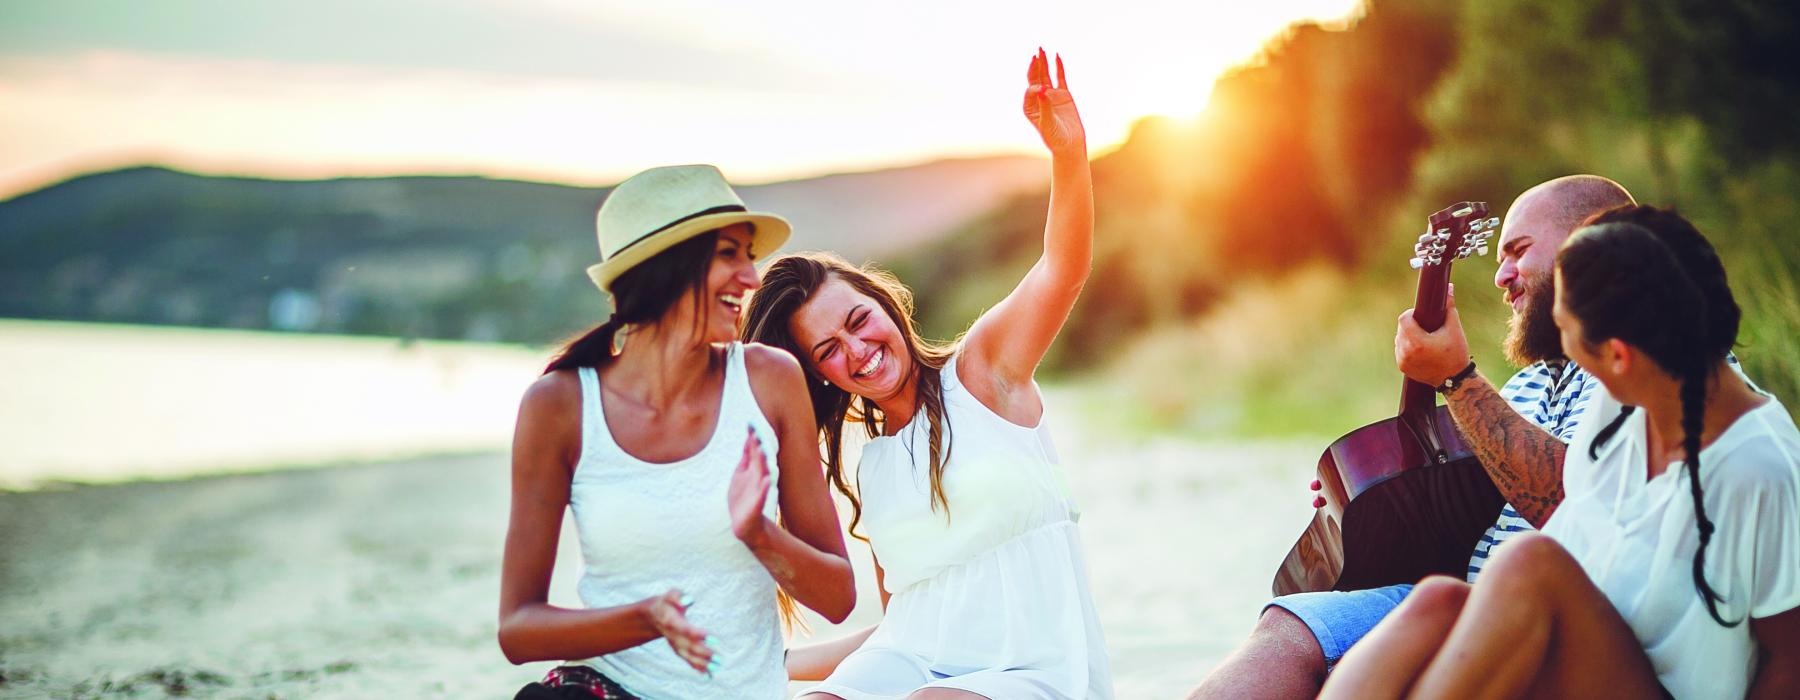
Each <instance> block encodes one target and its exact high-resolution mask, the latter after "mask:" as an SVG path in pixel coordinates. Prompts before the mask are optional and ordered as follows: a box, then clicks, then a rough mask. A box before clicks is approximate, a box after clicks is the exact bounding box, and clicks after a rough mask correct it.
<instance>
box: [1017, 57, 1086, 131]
mask: <svg viewBox="0 0 1800 700" xmlns="http://www.w3.org/2000/svg"><path fill="white" fill-rule="evenodd" d="M1025 80H1026V83H1027V85H1026V87H1025V118H1026V119H1029V120H1031V125H1032V126H1033V127H1036V128H1037V131H1038V136H1039V137H1041V138H1043V139H1044V145H1045V146H1048V147H1050V152H1051V153H1064V152H1068V151H1077V150H1078V151H1081V152H1083V153H1085V152H1086V151H1087V131H1086V130H1085V129H1084V128H1083V127H1082V126H1081V114H1080V113H1079V112H1077V111H1076V110H1075V96H1074V95H1073V94H1071V93H1070V92H1069V78H1068V76H1067V75H1064V73H1063V62H1062V55H1061V54H1057V55H1056V77H1055V78H1054V79H1052V78H1051V76H1050V57H1048V56H1046V55H1044V49H1043V48H1041V47H1040V48H1039V49H1038V51H1037V55H1035V56H1032V57H1031V67H1030V68H1028V69H1026V71H1025Z"/></svg>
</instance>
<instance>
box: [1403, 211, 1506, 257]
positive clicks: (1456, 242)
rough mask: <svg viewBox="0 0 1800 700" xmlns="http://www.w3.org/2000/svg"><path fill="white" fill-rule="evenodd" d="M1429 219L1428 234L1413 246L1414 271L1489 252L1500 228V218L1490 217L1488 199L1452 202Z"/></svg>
mask: <svg viewBox="0 0 1800 700" xmlns="http://www.w3.org/2000/svg"><path fill="white" fill-rule="evenodd" d="M1429 221H1430V223H1429V225H1428V228H1427V229H1426V231H1425V233H1424V234H1423V235H1420V236H1419V242H1418V243H1416V244H1414V245H1413V259H1412V260H1411V263H1412V268H1413V269H1414V270H1418V269H1422V268H1424V267H1426V266H1438V265H1443V264H1445V263H1446V262H1448V261H1450V260H1461V259H1463V258H1466V257H1469V256H1471V255H1487V253H1488V240H1489V239H1491V238H1493V236H1494V232H1496V231H1499V230H1500V218H1499V217H1489V216H1488V205H1487V202H1463V203H1461V204H1452V205H1450V206H1448V207H1444V208H1443V209H1439V210H1438V211H1437V213H1435V214H1432V215H1431V219H1430V220H1429Z"/></svg>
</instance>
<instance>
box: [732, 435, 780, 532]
mask: <svg viewBox="0 0 1800 700" xmlns="http://www.w3.org/2000/svg"><path fill="white" fill-rule="evenodd" d="M769 479H770V477H769V461H768V457H767V456H766V455H765V453H764V452H763V447H762V440H761V439H758V438H757V437H756V429H755V428H751V429H750V430H749V437H748V439H746V440H745V441H744V456H743V458H742V459H740V460H738V466H737V469H735V470H733V471H732V473H731V486H730V487H729V488H728V489H727V490H726V492H725V502H726V505H727V506H728V507H729V508H730V510H731V533H732V534H734V535H737V538H738V539H739V540H741V541H742V542H743V543H744V544H746V545H749V546H752V547H754V546H756V544H757V543H758V542H760V541H761V540H762V539H763V538H764V537H765V536H766V535H767V534H768V527H769V526H770V525H772V523H770V522H769V519H768V518H767V517H766V516H764V515H763V505H764V504H765V503H766V502H767V501H768V500H769Z"/></svg>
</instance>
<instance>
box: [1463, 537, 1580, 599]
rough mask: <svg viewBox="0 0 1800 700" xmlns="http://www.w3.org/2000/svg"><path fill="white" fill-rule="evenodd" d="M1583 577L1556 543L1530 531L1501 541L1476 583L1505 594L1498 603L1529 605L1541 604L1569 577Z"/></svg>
mask: <svg viewBox="0 0 1800 700" xmlns="http://www.w3.org/2000/svg"><path fill="white" fill-rule="evenodd" d="M1586 575H1587V573H1586V572H1584V571H1582V570H1581V564H1580V563H1578V562H1576V561H1575V558H1574V557H1572V556H1570V555H1569V552H1568V550H1566V549H1563V548H1562V545H1560V544H1557V542H1556V540H1553V539H1551V538H1550V537H1549V536H1546V535H1543V534H1540V533H1536V532H1531V533H1525V534H1522V535H1519V536H1517V537H1514V538H1512V539H1509V540H1507V541H1505V542H1502V543H1501V544H1500V547H1499V551H1498V552H1495V553H1494V556H1493V560H1492V561H1491V562H1489V563H1488V566H1487V568H1486V569H1484V570H1483V571H1482V572H1481V577H1480V579H1478V580H1479V581H1480V582H1481V585H1482V587H1483V588H1488V589H1494V590H1498V591H1504V592H1505V595H1503V596H1500V600H1505V601H1509V602H1510V603H1512V604H1517V605H1523V606H1529V605H1533V604H1535V603H1541V602H1544V599H1545V598H1548V597H1551V596H1552V595H1553V594H1554V593H1555V592H1556V591H1557V590H1558V589H1561V588H1563V587H1565V586H1566V584H1567V583H1568V582H1569V581H1570V580H1571V577H1585V576H1586Z"/></svg>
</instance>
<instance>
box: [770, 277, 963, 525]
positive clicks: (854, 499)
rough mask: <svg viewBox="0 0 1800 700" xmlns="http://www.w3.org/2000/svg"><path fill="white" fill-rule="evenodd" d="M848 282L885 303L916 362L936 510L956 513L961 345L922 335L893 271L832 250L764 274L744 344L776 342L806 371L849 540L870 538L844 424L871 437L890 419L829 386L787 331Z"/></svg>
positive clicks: (915, 378) (829, 474)
mask: <svg viewBox="0 0 1800 700" xmlns="http://www.w3.org/2000/svg"><path fill="white" fill-rule="evenodd" d="M833 278H836V279H840V280H843V281H844V282H845V283H846V284H848V285H850V288H851V289H854V290H856V291H857V292H859V293H861V294H863V295H865V296H868V297H869V298H871V299H874V300H875V303H876V304H878V305H880V306H881V309H882V311H884V312H886V313H887V315H888V318H890V319H892V320H893V321H894V325H895V326H896V327H898V328H899V329H900V336H901V338H902V339H903V340H904V341H905V343H906V352H907V354H908V355H910V356H911V357H912V363H911V366H912V367H913V376H911V377H908V378H907V380H906V381H912V382H916V383H917V386H918V396H919V409H920V410H919V413H923V414H924V416H925V421H926V426H927V437H928V439H929V441H930V444H931V459H930V465H931V467H930V476H931V509H932V510H933V511H936V510H937V509H939V508H942V509H943V510H944V516H945V517H946V518H948V517H949V515H950V502H949V500H948V499H946V498H945V496H944V464H945V463H946V462H948V461H949V460H950V435H948V434H947V432H946V431H948V430H949V422H948V421H945V420H944V382H943V369H944V364H945V363H947V362H949V361H950V356H951V355H952V354H953V353H954V352H955V347H956V346H955V344H954V343H939V342H934V341H931V340H928V339H925V338H923V337H921V336H920V335H919V331H918V327H917V325H916V324H915V323H914V322H913V296H912V290H910V289H907V288H906V285H904V284H901V283H900V280H899V279H897V278H895V277H894V275H893V274H892V273H889V272H887V271H886V270H882V269H879V268H876V267H874V266H864V267H856V266H854V265H851V264H850V263H848V262H845V261H844V259H843V258H840V257H837V256H836V255H832V254H830V253H798V254H794V255H785V256H782V257H780V258H777V259H776V260H775V261H774V262H772V263H769V267H768V268H767V269H765V270H763V277H762V286H761V287H760V288H758V289H757V290H756V293H755V294H754V295H753V296H752V297H751V298H750V310H749V312H748V313H746V314H745V315H744V327H743V332H742V333H741V335H742V336H743V338H744V339H745V340H748V341H753V342H758V343H763V344H765V345H772V346H774V347H778V348H781V349H783V350H786V351H788V352H789V353H791V354H793V356H794V357H796V358H799V359H800V364H801V365H802V366H804V367H805V368H806V377H807V382H806V388H807V393H808V394H810V395H811V398H812V409H813V421H814V423H816V424H817V425H818V428H819V436H820V442H821V443H822V445H823V449H824V453H825V454H824V458H825V478H827V479H829V480H830V481H831V485H832V486H833V487H835V488H836V489H837V490H838V493H841V494H844V497H845V498H847V499H849V500H850V513H851V515H850V536H852V537H855V538H857V539H860V540H863V541H865V542H867V541H868V539H869V538H867V537H864V536H862V534H860V533H858V532H857V531H856V528H857V525H859V524H860V523H861V522H862V499H860V498H858V496H857V493H856V489H855V488H852V487H851V485H850V482H849V478H848V477H846V476H845V474H844V424H845V423H846V422H856V423H862V424H863V429H864V430H866V431H868V435H869V437H871V438H873V437H876V436H878V435H881V434H882V432H883V430H884V429H885V428H886V427H887V426H886V423H887V417H886V416H885V415H883V414H882V412H881V409H880V408H878V407H877V406H876V405H875V402H874V401H870V400H869V399H867V398H863V397H858V396H854V395H852V394H850V392H847V391H844V390H843V389H839V388H837V387H835V386H832V385H830V384H827V383H825V380H824V378H823V377H821V376H820V375H819V371H818V368H816V367H814V366H813V362H812V356H811V355H810V354H809V353H807V352H806V349H805V348H802V347H800V343H799V341H797V340H795V339H794V335H793V333H792V332H790V331H789V329H788V322H789V321H790V320H791V319H792V318H793V317H794V313H795V312H796V311H798V310H799V308H800V307H801V306H802V305H804V304H805V303H806V302H807V301H808V300H810V299H812V297H813V295H814V294H816V293H817V292H818V291H819V288H820V287H822V286H824V285H825V282H826V281H828V280H831V279H833Z"/></svg>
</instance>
